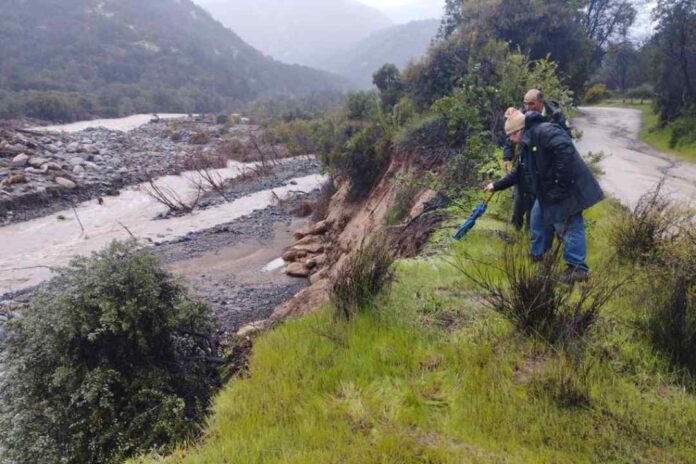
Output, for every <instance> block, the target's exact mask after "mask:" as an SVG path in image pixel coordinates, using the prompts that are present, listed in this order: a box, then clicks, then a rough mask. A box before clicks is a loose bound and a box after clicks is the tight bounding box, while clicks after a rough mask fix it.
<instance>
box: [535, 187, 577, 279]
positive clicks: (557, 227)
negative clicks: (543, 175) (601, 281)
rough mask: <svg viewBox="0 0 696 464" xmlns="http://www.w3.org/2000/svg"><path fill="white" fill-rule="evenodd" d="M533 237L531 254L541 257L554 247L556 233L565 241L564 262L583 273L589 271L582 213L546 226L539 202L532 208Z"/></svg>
mask: <svg viewBox="0 0 696 464" xmlns="http://www.w3.org/2000/svg"><path fill="white" fill-rule="evenodd" d="M530 230H531V235H532V248H531V254H532V256H535V257H540V256H542V255H543V254H544V253H546V252H547V251H549V250H550V249H551V247H552V246H553V237H554V235H555V234H556V233H558V235H559V236H560V237H561V238H562V240H563V260H564V261H565V262H566V264H568V265H569V266H572V267H574V268H576V269H580V270H583V271H589V270H590V267H589V266H588V265H587V262H586V261H585V260H586V259H587V243H586V240H585V221H584V219H583V217H582V213H577V214H575V215H573V216H571V217H569V218H568V219H567V220H566V221H565V222H562V223H558V224H553V225H548V226H544V219H543V215H542V212H541V205H539V201H538V200H537V201H536V202H535V203H534V207H533V208H532V215H531V217H530Z"/></svg>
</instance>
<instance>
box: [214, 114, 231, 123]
mask: <svg viewBox="0 0 696 464" xmlns="http://www.w3.org/2000/svg"><path fill="white" fill-rule="evenodd" d="M229 122H230V117H229V116H228V115H226V114H224V113H223V114H218V115H217V116H216V117H215V123H216V124H221V125H225V124H228V123H229Z"/></svg>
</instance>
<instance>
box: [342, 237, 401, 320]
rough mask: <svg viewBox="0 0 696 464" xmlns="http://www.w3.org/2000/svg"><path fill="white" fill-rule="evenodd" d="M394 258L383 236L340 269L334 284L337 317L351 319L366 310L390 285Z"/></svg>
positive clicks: (357, 253) (374, 240)
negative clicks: (384, 288)
mask: <svg viewBox="0 0 696 464" xmlns="http://www.w3.org/2000/svg"><path fill="white" fill-rule="evenodd" d="M393 263H394V255H393V254H392V252H391V251H390V250H389V247H388V244H387V240H386V238H384V237H382V236H380V237H378V238H375V239H373V240H371V241H369V242H368V243H367V244H366V245H363V246H361V247H360V249H358V250H357V251H356V252H355V253H354V254H353V255H352V256H351V257H350V258H349V260H348V261H347V262H346V263H345V264H344V265H343V266H342V267H341V268H340V269H339V271H338V274H337V275H336V278H335V279H334V281H333V282H332V285H331V295H330V296H331V302H332V303H333V305H334V309H335V316H336V317H337V318H342V319H350V318H351V317H353V316H354V315H355V314H356V313H357V312H358V311H360V310H362V309H365V308H366V307H367V306H368V305H369V304H370V303H371V302H372V301H373V300H374V298H375V296H377V294H378V293H379V291H380V290H381V289H382V288H383V287H384V286H385V285H386V284H388V283H389V282H390V281H391V280H392V278H393V274H392V271H391V266H392V264H393Z"/></svg>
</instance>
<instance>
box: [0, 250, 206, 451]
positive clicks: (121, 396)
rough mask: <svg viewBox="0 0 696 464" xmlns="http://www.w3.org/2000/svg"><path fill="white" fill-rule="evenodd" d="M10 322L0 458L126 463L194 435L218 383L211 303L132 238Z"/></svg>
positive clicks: (76, 265) (75, 266) (39, 296)
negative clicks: (192, 294) (197, 298)
mask: <svg viewBox="0 0 696 464" xmlns="http://www.w3.org/2000/svg"><path fill="white" fill-rule="evenodd" d="M8 329H9V330H8V332H9V334H10V336H9V337H8V339H7V346H6V348H7V351H6V353H5V368H6V373H5V375H4V376H2V379H0V383H1V390H0V396H3V397H4V399H3V402H2V404H0V429H1V430H3V433H2V434H0V451H2V453H1V454H2V458H3V459H2V461H3V462H13V463H19V462H27V463H28V462H31V463H33V464H44V463H45V464H49V463H51V464H53V463H56V462H64V463H75V464H78V463H79V464H83V463H115V462H122V461H123V460H124V459H126V458H128V457H129V456H132V455H134V454H136V453H140V452H145V451H149V450H151V449H153V448H155V449H156V448H159V447H162V446H163V445H166V444H168V443H170V442H172V441H173V440H178V439H183V438H185V437H188V436H190V435H192V434H194V433H195V432H196V431H197V430H198V426H197V424H198V422H199V421H200V420H201V419H203V417H204V414H205V412H206V409H207V406H208V402H209V399H210V397H211V395H212V394H213V393H214V391H215V388H216V386H217V385H218V376H217V371H216V369H215V368H214V366H213V365H212V363H211V361H210V359H211V358H212V356H214V355H215V351H214V349H215V347H214V340H213V337H212V335H211V334H212V331H213V326H212V322H211V315H210V311H209V309H208V308H207V307H206V306H204V305H202V304H200V303H197V302H194V301H192V300H191V299H189V298H188V296H187V294H186V292H185V290H184V289H183V288H182V287H181V286H180V285H179V284H178V283H176V282H175V281H174V280H173V278H172V276H171V275H169V274H168V273H166V272H165V271H163V270H162V269H161V267H160V265H159V263H158V260H157V258H156V257H154V256H153V255H152V254H150V253H149V252H147V251H144V250H141V249H137V248H136V246H135V244H134V243H132V242H129V243H118V242H114V243H113V244H111V245H110V246H109V247H108V248H107V249H105V250H104V251H102V252H100V253H96V254H94V255H92V257H89V258H75V259H74V260H73V261H72V262H71V263H70V265H69V266H68V267H66V268H63V269H60V270H58V271H57V274H56V276H55V277H54V278H53V279H51V281H50V282H48V284H47V285H46V286H45V287H44V288H42V289H39V290H38V291H37V293H36V295H35V296H34V298H33V299H32V301H31V303H30V305H29V306H28V307H27V308H26V309H25V310H23V312H22V316H21V317H19V318H18V319H15V320H13V321H12V322H11V324H10V325H9V328H8Z"/></svg>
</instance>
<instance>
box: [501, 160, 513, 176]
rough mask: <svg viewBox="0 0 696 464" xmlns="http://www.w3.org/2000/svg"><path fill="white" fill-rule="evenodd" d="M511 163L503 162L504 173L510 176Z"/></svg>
mask: <svg viewBox="0 0 696 464" xmlns="http://www.w3.org/2000/svg"><path fill="white" fill-rule="evenodd" d="M511 164H512V163H510V161H503V171H505V173H506V174H510V165H511Z"/></svg>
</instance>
